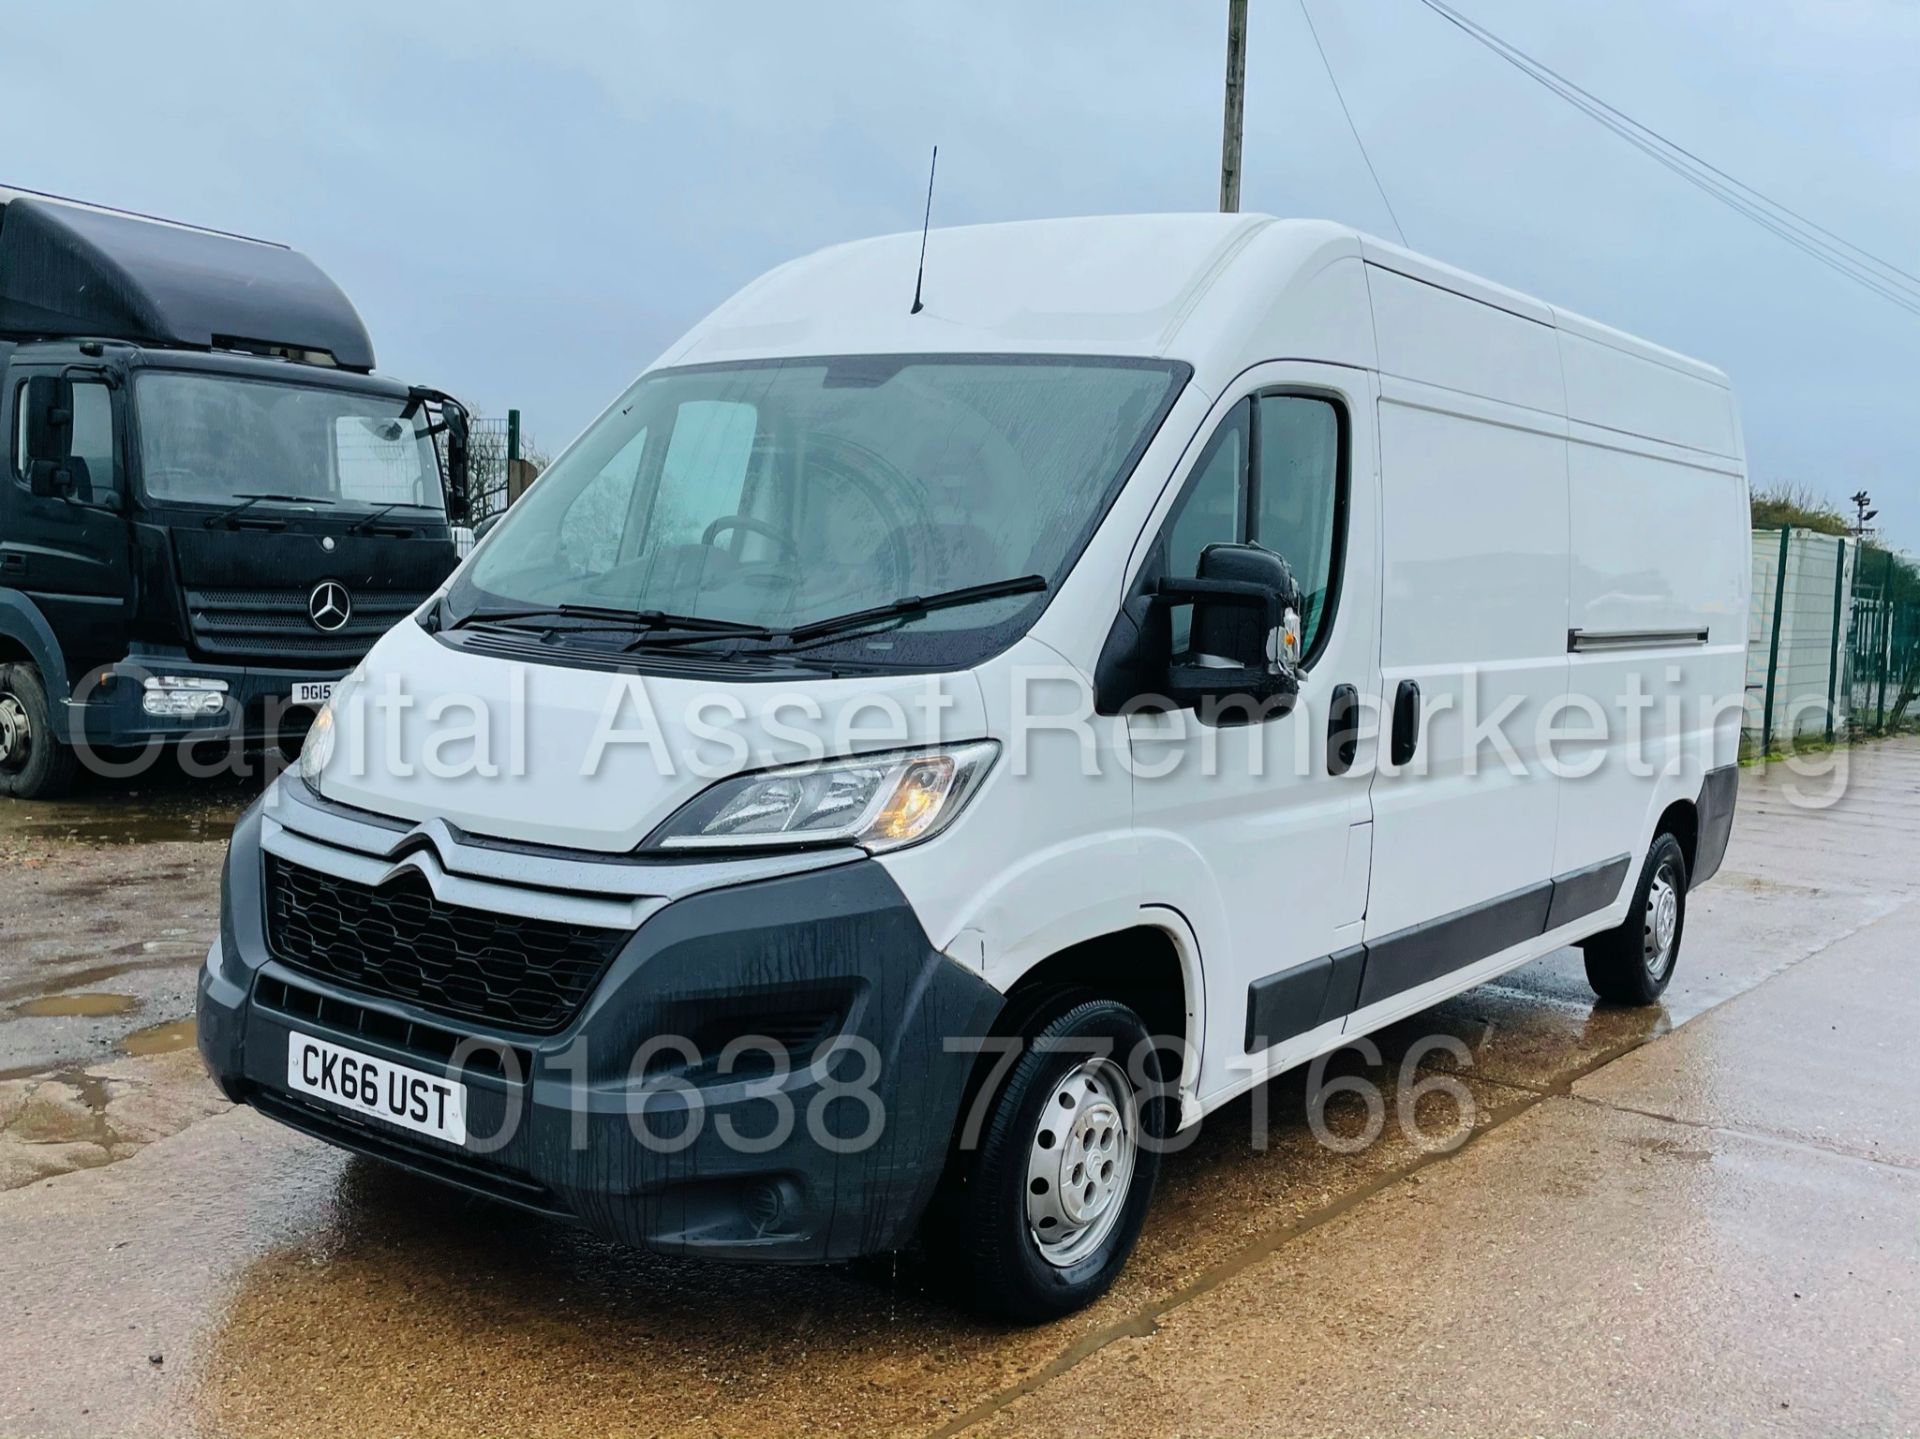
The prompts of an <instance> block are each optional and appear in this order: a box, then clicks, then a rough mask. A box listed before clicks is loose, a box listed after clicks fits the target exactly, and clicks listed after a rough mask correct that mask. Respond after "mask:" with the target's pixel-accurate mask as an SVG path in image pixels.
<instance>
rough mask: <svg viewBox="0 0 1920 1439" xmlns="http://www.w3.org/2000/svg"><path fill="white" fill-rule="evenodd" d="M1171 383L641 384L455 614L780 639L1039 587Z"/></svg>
mask: <svg viewBox="0 0 1920 1439" xmlns="http://www.w3.org/2000/svg"><path fill="white" fill-rule="evenodd" d="M1185 374H1186V367H1184V366H1181V365H1175V364H1172V363H1160V362H1154V361H1144V360H1110V359H1099V358H1059V357H1033V358H1026V357H1009V356H991V357H975V356H888V357H871V358H850V359H800V360H784V361H769V362H754V363H742V364H728V365H710V366H697V367H689V368H685V369H678V370H662V371H657V372H655V373H653V374H651V375H648V376H645V377H643V378H642V379H641V380H640V381H639V383H638V384H636V385H635V386H634V387H633V389H632V390H630V391H629V392H628V393H627V394H626V395H625V396H623V397H622V399H621V400H620V402H619V403H618V404H617V405H615V406H614V407H613V409H611V410H609V411H608V412H607V414H606V415H605V416H604V417H603V418H602V419H601V420H600V421H599V423H598V424H597V425H596V426H594V427H593V428H592V429H590V430H589V431H588V432H587V433H586V434H585V435H584V436H583V437H582V438H581V439H580V440H579V441H578V442H577V443H576V444H575V445H574V446H572V447H571V448H570V449H569V450H568V452H567V453H566V454H565V455H564V456H562V458H561V459H560V460H559V462H557V463H556V464H555V465H554V466H553V468H552V469H551V470H549V471H548V472H547V473H546V474H545V475H543V476H542V477H541V478H540V480H539V482H538V483H537V484H535V485H534V486H533V488H532V489H531V490H529V491H528V492H527V495H526V497H525V498H524V499H522V500H521V501H520V503H519V504H518V505H516V506H515V508H514V509H513V510H512V511H511V512H509V514H508V515H507V517H506V518H505V520H503V521H502V523H501V526H500V528H499V531H498V533H496V534H494V535H492V536H490V537H489V539H488V542H487V544H486V545H485V546H484V547H483V549H482V550H481V552H480V553H479V554H478V555H476V557H475V559H474V563H473V565H472V566H471V567H470V569H469V570H468V571H467V572H466V574H465V575H464V576H463V582H462V586H461V588H462V589H463V590H465V591H467V593H466V594H464V595H462V594H460V593H458V592H456V594H455V595H454V596H453V597H452V598H453V601H454V603H455V604H456V605H457V606H458V607H459V608H461V609H466V610H474V609H478V608H481V607H485V608H493V607H495V606H498V605H502V604H507V605H519V606H525V605H553V606H558V605H562V604H568V605H580V606H589V605H590V606H595V607H600V608H620V609H629V610H639V611H659V612H663V613H667V614H672V615H679V616H688V617H699V618H702V619H709V620H726V621H733V622H736V623H741V624H750V625H756V626H761V627H764V628H766V629H769V630H773V631H779V632H785V631H790V630H792V629H794V628H797V627H800V626H804V625H808V624H812V623H815V622H818V621H821V620H824V619H829V618H833V617H837V616H842V615H847V614H850V613H853V612H857V611H861V610H866V609H871V608H874V607H878V606H884V605H887V604H890V603H892V602H894V601H897V600H899V599H901V598H902V597H905V596H931V595H935V594H944V593H945V592H947V591H951V590H956V589H964V588H967V587H970V586H974V585H986V584H993V583H994V582H996V581H1002V580H1008V579H1011V578H1016V577H1024V576H1034V575H1038V576H1042V577H1044V578H1045V579H1047V580H1048V581H1049V582H1057V581H1058V580H1059V579H1060V578H1061V577H1062V575H1063V574H1064V572H1065V570H1066V568H1067V566H1068V565H1070V564H1071V563H1072V561H1073V560H1074V559H1075V558H1077V556H1078V554H1079V552H1080V550H1081V548H1083V547H1084V545H1085V544H1086V541H1087V539H1088V538H1089V537H1090V536H1091V534H1092V532H1093V529H1094V527H1095V526H1096V525H1097V524H1098V523H1099V521H1100V519H1101V517H1102V516H1103V515H1104V514H1105V512H1106V508H1107V506H1108V504H1109V503H1110V502H1111V500H1112V498H1113V495H1114V493H1115V492H1116V491H1117V489H1118V487H1119V484H1120V482H1121V481H1122V480H1124V479H1125V477H1126V474H1127V473H1128V472H1129V471H1130V470H1131V468H1132V466H1133V464H1134V462H1135V461H1136V460H1137V458H1138V456H1139V452H1140V451H1141V450H1142V449H1143V448H1144V447H1145V445H1146V443H1147V441H1148V440H1149V439H1151V438H1152V435H1153V432H1154V430H1155V429H1156V428H1157V426H1158V424H1159V421H1160V419H1161V417H1162V416H1163V415H1164V414H1165V412H1166V409H1167V407H1168V406H1169V405H1170V404H1171V403H1172V400H1173V397H1174V395H1175V393H1176V392H1177V390H1178V387H1179V384H1180V382H1181V381H1182V380H1183V379H1184V376H1185ZM1039 589H1040V586H1039V585H1038V584H1037V583H1036V584H1035V585H1033V586H1032V587H1031V588H1030V589H1028V590H1027V591H1025V592H1022V593H1019V594H1014V595H1004V596H1000V597H997V598H993V599H989V600H985V601H983V602H981V603H979V604H970V605H964V606H956V607H954V608H947V609H936V610H931V611H929V612H926V613H924V614H922V615H919V616H916V617H914V618H912V619H911V620H907V621H903V622H902V626H901V635H900V638H901V639H903V640H904V639H905V638H906V632H907V631H909V630H911V631H916V632H924V633H925V634H927V635H929V636H931V635H933V634H935V633H938V632H943V631H944V632H949V633H951V632H957V631H973V632H979V631H981V630H983V629H991V628H993V627H995V626H999V625H1006V624H1009V623H1011V622H1015V621H1017V620H1018V619H1019V618H1020V617H1021V616H1022V615H1023V614H1027V615H1029V617H1030V615H1031V614H1037V613H1038V607H1039V605H1040V604H1041V603H1043V602H1044V598H1045V597H1044V595H1043V594H1040V593H1039V592H1038V591H1039ZM996 638H1000V639H1002V640H1005V639H1010V638H1011V635H1006V636H1000V637H996ZM909 647H911V646H909Z"/></svg>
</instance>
